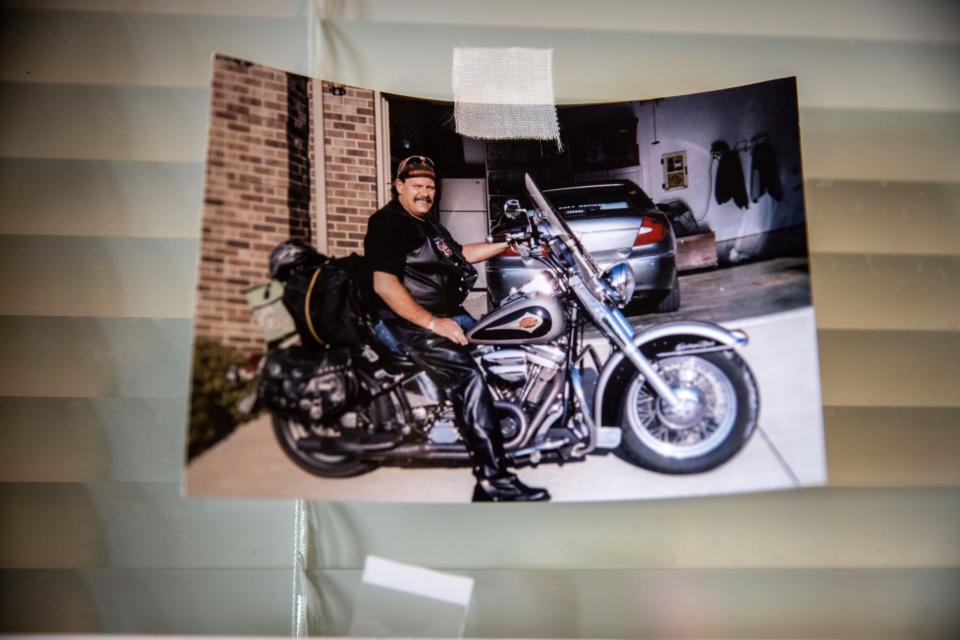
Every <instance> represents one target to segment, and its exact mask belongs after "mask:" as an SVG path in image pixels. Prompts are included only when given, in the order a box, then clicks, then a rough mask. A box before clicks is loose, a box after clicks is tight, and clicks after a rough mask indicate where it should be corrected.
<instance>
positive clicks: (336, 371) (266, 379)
mask: <svg viewBox="0 0 960 640" xmlns="http://www.w3.org/2000/svg"><path fill="white" fill-rule="evenodd" d="M260 384H261V388H260V397H261V398H262V400H263V403H264V405H265V406H266V407H267V408H268V409H270V410H271V411H274V412H278V413H281V414H284V415H290V416H293V417H295V418H297V420H298V422H300V424H302V425H305V426H306V425H310V424H315V425H316V424H323V423H327V422H329V421H330V420H331V419H335V418H337V417H339V416H340V415H341V414H342V413H344V412H345V411H347V410H349V409H350V408H352V407H353V406H354V405H355V404H356V401H357V392H358V388H357V379H356V376H355V374H354V371H353V363H352V361H351V359H350V350H349V349H343V348H338V349H326V350H320V349H309V348H305V347H301V346H295V347H289V348H286V349H275V350H273V351H271V352H270V353H268V354H267V360H266V362H265V363H264V367H263V376H262V379H261V383H260Z"/></svg>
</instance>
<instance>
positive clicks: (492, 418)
mask: <svg viewBox="0 0 960 640" xmlns="http://www.w3.org/2000/svg"><path fill="white" fill-rule="evenodd" d="M388 326H389V327H390V330H391V331H393V333H394V335H395V336H396V337H397V338H398V339H399V340H400V342H401V343H404V345H405V347H406V349H407V351H408V352H412V353H413V357H414V359H415V361H416V362H417V364H418V365H420V366H422V367H423V368H424V370H425V371H426V373H427V375H428V376H430V379H431V380H433V382H434V383H435V384H436V385H437V386H438V387H440V388H441V389H443V390H444V392H445V393H446V394H447V397H448V398H450V400H451V401H452V402H453V409H454V412H455V414H456V420H457V428H458V429H459V430H460V435H462V436H463V439H464V441H465V442H466V445H467V450H468V451H469V452H470V457H471V459H472V461H473V472H474V475H476V476H477V478H493V477H495V476H499V475H502V474H504V473H505V472H506V471H507V469H506V462H505V458H504V453H503V434H502V433H501V431H500V425H499V424H498V422H497V418H496V415H495V414H494V408H493V397H492V396H491V395H490V391H489V389H487V384H486V382H485V381H484V379H483V374H482V373H481V372H480V369H479V367H477V363H476V362H475V361H474V359H473V357H472V356H471V355H470V347H469V346H463V345H458V344H456V343H454V342H451V341H450V340H448V339H447V338H444V337H443V336H439V335H437V334H435V333H431V332H429V331H426V330H425V329H421V328H420V327H417V326H415V325H412V324H409V323H403V322H389V323H388Z"/></svg>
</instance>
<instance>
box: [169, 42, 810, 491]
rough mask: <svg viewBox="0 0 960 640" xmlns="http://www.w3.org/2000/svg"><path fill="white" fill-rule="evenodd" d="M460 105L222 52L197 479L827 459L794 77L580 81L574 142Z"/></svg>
mask: <svg viewBox="0 0 960 640" xmlns="http://www.w3.org/2000/svg"><path fill="white" fill-rule="evenodd" d="M453 108H454V105H453V103H451V102H442V101H435V100H426V99H420V98H415V97H410V96H402V95H395V94H388V93H382V92H379V91H375V90H371V89H364V88H358V87H350V86H342V85H337V84H335V83H331V82H327V81H321V80H316V79H311V78H307V77H303V76H298V75H295V74H291V73H287V72H284V71H281V70H277V69H272V68H269V67H265V66H262V65H258V64H255V63H252V62H247V61H243V60H237V59H234V58H229V57H225V56H221V55H217V56H215V58H214V61H213V81H212V103H211V107H210V130H209V132H210V133H209V142H208V151H207V167H206V183H205V193H204V206H203V219H202V236H201V243H200V261H199V277H198V281H197V308H196V316H195V325H194V345H193V370H192V392H191V399H190V413H189V425H188V438H187V443H188V444H187V447H188V451H187V463H186V469H185V477H184V487H185V492H186V493H187V494H189V495H203V496H237V497H249V498H285V499H289V498H304V499H313V500H366V501H380V502H395V501H396V502H469V501H471V500H473V501H541V500H547V499H550V500H553V501H593V500H632V499H647V498H662V497H677V496H694V495H697V496H702V495H708V494H725V493H735V492H744V491H760V490H773V489H787V488H795V487H803V486H813V485H819V484H823V483H824V482H825V481H826V466H825V454H824V440H823V421H822V411H821V401H820V383H819V368H818V361H817V340H816V327H815V321H814V311H813V306H812V301H811V296H810V272H809V260H808V254H807V234H806V225H805V213H804V197H803V174H802V169H801V158H800V131H799V119H798V110H797V90H796V81H795V79H794V78H785V79H778V80H772V81H768V82H762V83H758V84H753V85H748V86H743V87H736V88H731V89H724V90H719V91H712V92H707V93H699V94H691V95H684V96H677V97H667V98H656V99H643V100H635V101H631V102H617V103H603V104H577V105H570V106H566V105H558V107H557V114H558V120H559V124H560V132H561V136H562V140H563V145H562V150H558V147H557V145H556V144H553V143H550V142H539V141H522V140H511V141H502V140H498V141H493V140H489V141H488V140H477V139H470V138H465V137H462V136H460V135H458V134H457V133H456V131H455V127H454V122H453ZM398 177H399V179H398ZM398 292H399V293H398Z"/></svg>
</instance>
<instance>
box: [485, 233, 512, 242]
mask: <svg viewBox="0 0 960 640" xmlns="http://www.w3.org/2000/svg"><path fill="white" fill-rule="evenodd" d="M506 241H507V234H506V233H498V234H497V235H494V236H487V244H498V243H500V242H506Z"/></svg>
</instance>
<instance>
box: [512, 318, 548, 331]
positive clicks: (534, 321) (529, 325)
mask: <svg viewBox="0 0 960 640" xmlns="http://www.w3.org/2000/svg"><path fill="white" fill-rule="evenodd" d="M542 324H543V318H541V317H540V316H535V315H533V314H532V313H527V314H524V316H523V317H522V318H520V319H519V320H517V328H518V329H523V330H524V331H527V332H529V333H533V332H534V331H536V330H537V327H539V326H540V325H542Z"/></svg>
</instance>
